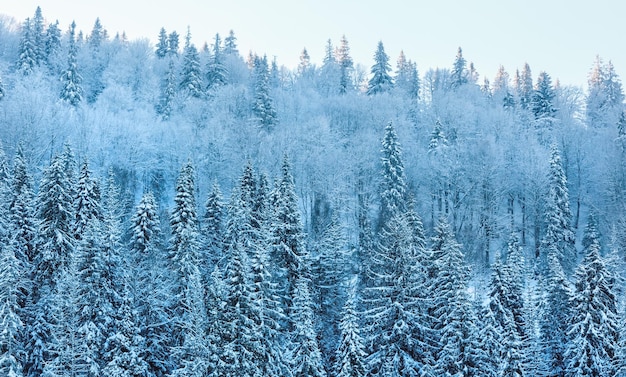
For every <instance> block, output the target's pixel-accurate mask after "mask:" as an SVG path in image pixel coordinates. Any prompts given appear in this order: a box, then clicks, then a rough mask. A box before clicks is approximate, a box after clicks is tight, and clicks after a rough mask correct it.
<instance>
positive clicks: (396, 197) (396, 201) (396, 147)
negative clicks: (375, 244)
mask: <svg viewBox="0 0 626 377" xmlns="http://www.w3.org/2000/svg"><path fill="white" fill-rule="evenodd" d="M381 154H382V157H381V163H382V182H381V186H380V197H381V205H380V217H379V227H383V226H385V223H386V222H387V221H388V220H389V219H391V218H392V217H393V216H395V215H398V214H401V213H404V212H405V211H406V199H405V196H406V178H405V177H404V164H403V162H402V149H401V147H400V144H399V142H398V135H397V134H396V131H395V129H394V127H393V125H392V124H391V123H389V124H387V126H386V127H385V135H384V137H383V140H382V149H381Z"/></svg>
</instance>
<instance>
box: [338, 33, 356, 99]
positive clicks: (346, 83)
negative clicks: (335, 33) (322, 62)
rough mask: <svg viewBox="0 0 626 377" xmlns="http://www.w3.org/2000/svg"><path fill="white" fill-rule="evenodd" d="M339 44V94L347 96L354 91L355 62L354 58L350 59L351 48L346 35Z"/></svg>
mask: <svg viewBox="0 0 626 377" xmlns="http://www.w3.org/2000/svg"><path fill="white" fill-rule="evenodd" d="M339 43H340V44H339V47H338V48H337V51H336V53H335V55H336V60H337V63H338V64H339V94H345V93H347V92H348V91H349V90H350V89H352V71H353V69H354V62H353V61H352V57H350V46H349V45H348V39H347V38H346V36H345V35H344V36H342V37H341V40H340V41H339Z"/></svg>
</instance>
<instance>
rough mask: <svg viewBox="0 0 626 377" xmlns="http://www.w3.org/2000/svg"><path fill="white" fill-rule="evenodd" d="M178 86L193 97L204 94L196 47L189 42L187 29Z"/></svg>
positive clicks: (189, 35) (189, 33)
mask: <svg viewBox="0 0 626 377" xmlns="http://www.w3.org/2000/svg"><path fill="white" fill-rule="evenodd" d="M179 87H180V89H181V90H183V91H184V92H186V93H188V94H189V95H190V96H192V97H194V98H201V97H202V96H203V95H204V84H203V81H202V72H201V69H200V56H199V54H198V49H197V48H196V46H195V45H194V44H193V43H191V32H190V31H187V36H186V37H185V48H184V49H183V68H182V72H181V80H180V84H179Z"/></svg>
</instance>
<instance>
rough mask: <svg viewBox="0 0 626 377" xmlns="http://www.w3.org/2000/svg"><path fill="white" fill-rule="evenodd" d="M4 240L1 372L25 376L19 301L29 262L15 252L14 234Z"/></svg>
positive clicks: (0, 285) (0, 254)
mask: <svg viewBox="0 0 626 377" xmlns="http://www.w3.org/2000/svg"><path fill="white" fill-rule="evenodd" d="M3 244H4V245H3V246H2V248H1V250H0V318H2V321H0V373H2V375H4V376H11V377H22V376H23V374H22V371H23V355H24V353H25V350H24V344H23V341H22V334H23V328H24V322H23V321H22V318H21V317H22V316H20V313H22V307H21V305H20V301H22V295H23V290H24V289H26V285H27V266H28V265H26V264H25V263H24V261H21V260H19V259H18V258H17V256H16V251H17V248H18V246H19V245H18V243H17V242H15V237H14V236H13V237H10V238H9V240H3Z"/></svg>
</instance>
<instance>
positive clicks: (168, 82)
mask: <svg viewBox="0 0 626 377" xmlns="http://www.w3.org/2000/svg"><path fill="white" fill-rule="evenodd" d="M175 96H176V66H175V64H174V59H170V61H169V64H168V68H167V76H166V77H165V80H164V81H163V83H162V85H161V95H160V97H159V103H158V105H157V107H156V108H157V113H158V114H160V115H161V119H163V120H168V119H169V118H170V116H171V115H172V111H173V106H174V103H173V102H174V97H175Z"/></svg>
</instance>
